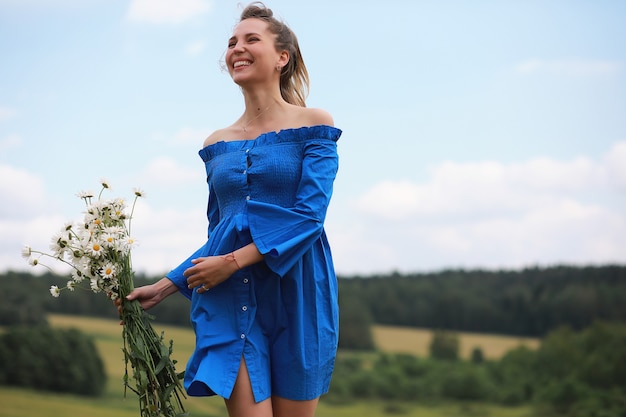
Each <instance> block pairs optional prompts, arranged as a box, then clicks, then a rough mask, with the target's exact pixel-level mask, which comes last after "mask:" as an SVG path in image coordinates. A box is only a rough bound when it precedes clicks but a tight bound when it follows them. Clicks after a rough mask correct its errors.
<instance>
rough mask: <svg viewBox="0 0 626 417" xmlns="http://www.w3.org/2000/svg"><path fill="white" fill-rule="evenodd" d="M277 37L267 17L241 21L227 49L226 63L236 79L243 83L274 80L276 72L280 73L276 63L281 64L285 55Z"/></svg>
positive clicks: (229, 71) (238, 82)
mask: <svg viewBox="0 0 626 417" xmlns="http://www.w3.org/2000/svg"><path fill="white" fill-rule="evenodd" d="M275 39H276V35H274V34H273V33H271V32H270V31H269V29H268V24H267V22H264V21H263V20H260V19H255V18H251V19H245V20H243V21H241V22H239V23H238V24H237V26H236V27H235V30H234V31H233V35H232V37H231V38H230V39H229V40H228V50H227V52H226V65H227V67H228V73H229V74H230V76H231V77H232V78H233V81H235V82H236V83H237V84H240V85H241V84H245V83H247V82H250V81H254V80H257V81H258V80H267V79H271V78H270V77H271V75H272V74H274V73H278V71H276V66H277V65H281V59H282V58H281V55H283V54H281V53H280V52H278V51H276V46H275ZM281 66H282V65H281Z"/></svg>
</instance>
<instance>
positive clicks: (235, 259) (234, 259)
mask: <svg viewBox="0 0 626 417" xmlns="http://www.w3.org/2000/svg"><path fill="white" fill-rule="evenodd" d="M230 254H231V255H233V261H234V262H235V265H237V269H241V267H240V266H239V262H237V258H235V252H231V253H230Z"/></svg>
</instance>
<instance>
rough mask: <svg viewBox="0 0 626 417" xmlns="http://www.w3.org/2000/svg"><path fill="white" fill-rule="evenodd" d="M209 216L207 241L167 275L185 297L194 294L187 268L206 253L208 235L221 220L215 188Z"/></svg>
mask: <svg viewBox="0 0 626 417" xmlns="http://www.w3.org/2000/svg"><path fill="white" fill-rule="evenodd" d="M207 218H208V219H209V228H208V233H207V242H206V243H205V244H204V245H202V246H201V247H200V248H199V249H198V250H196V251H195V252H194V253H193V254H192V255H191V256H190V257H189V258H187V259H186V260H185V261H184V262H183V263H181V264H180V265H178V266H177V267H176V268H174V269H172V270H171V271H170V272H169V273H168V274H167V275H166V277H167V278H168V279H169V280H170V281H172V282H173V283H174V284H175V285H176V286H177V287H178V291H180V292H181V293H182V294H183V295H184V296H185V297H187V298H189V299H191V295H192V294H193V292H192V290H190V289H189V288H187V278H186V277H185V276H184V275H183V274H184V273H185V270H186V269H187V268H190V267H192V266H193V264H192V263H191V261H192V260H193V259H196V258H198V257H201V256H204V255H205V254H206V252H207V251H206V246H207V244H208V237H209V236H210V235H211V232H212V231H213V229H214V228H215V226H216V225H217V223H218V221H219V209H218V204H217V197H216V196H215V193H214V192H213V188H210V189H209V202H208V204H207Z"/></svg>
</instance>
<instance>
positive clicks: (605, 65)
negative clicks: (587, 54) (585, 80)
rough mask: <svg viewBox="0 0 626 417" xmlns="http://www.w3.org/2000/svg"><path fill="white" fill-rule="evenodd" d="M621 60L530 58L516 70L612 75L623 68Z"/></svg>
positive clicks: (523, 71)
mask: <svg viewBox="0 0 626 417" xmlns="http://www.w3.org/2000/svg"><path fill="white" fill-rule="evenodd" d="M623 66H624V65H623V63H622V62H620V61H608V60H604V61H603V60H584V59H560V60H559V59H555V60H543V59H536V58H534V59H529V60H527V61H524V62H522V63H520V64H519V65H518V66H517V67H516V70H517V72H519V73H522V74H534V73H548V74H552V75H570V76H593V75H610V74H616V73H618V72H620V71H621V70H622V68H623Z"/></svg>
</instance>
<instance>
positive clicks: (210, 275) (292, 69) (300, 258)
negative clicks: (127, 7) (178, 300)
mask: <svg viewBox="0 0 626 417" xmlns="http://www.w3.org/2000/svg"><path fill="white" fill-rule="evenodd" d="M225 66H226V68H227V70H228V73H229V74H230V76H231V78H232V80H233V81H234V82H235V83H236V84H237V85H238V86H239V87H240V88H241V92H242V94H243V99H244V103H245V110H244V112H243V114H242V115H241V116H240V117H239V118H238V119H237V120H235V121H234V122H233V123H232V124H230V125H229V126H227V127H225V128H222V129H219V130H217V131H215V132H214V133H213V134H211V135H209V137H208V138H206V140H205V141H204V146H203V148H202V149H201V150H200V152H199V153H200V157H201V158H202V160H203V162H204V164H205V170H206V179H207V182H208V188H209V189H208V194H209V201H208V209H207V215H208V220H209V228H208V240H207V241H206V243H205V244H204V245H203V246H202V247H200V248H199V249H198V250H197V251H196V252H195V253H194V254H192V255H191V256H190V257H189V258H188V259H187V260H185V261H184V262H183V263H181V264H180V265H179V266H178V267H177V268H175V269H173V270H172V271H171V272H170V273H169V274H167V276H166V277H165V278H163V279H162V280H160V281H159V282H157V283H155V284H153V285H148V286H145V287H140V288H137V289H136V290H135V291H134V292H133V293H131V294H130V296H129V299H131V300H139V301H140V302H141V304H142V306H143V307H144V308H150V307H152V306H154V305H156V304H158V303H159V302H160V301H161V300H163V299H164V298H165V297H167V296H169V295H171V294H173V293H175V292H181V293H182V294H183V295H184V296H186V297H187V298H189V299H190V300H191V321H192V323H193V327H194V330H195V333H196V347H195V351H194V352H193V354H192V355H191V358H190V360H189V362H188V364H187V369H186V373H185V388H186V389H187V392H188V393H189V395H191V396H212V395H220V396H222V397H224V398H225V400H226V407H227V409H228V413H229V415H230V416H231V417H239V416H252V415H254V416H260V417H270V416H275V417H287V416H301V417H311V416H313V415H314V414H315V410H316V408H317V403H318V400H319V397H320V396H321V395H322V394H324V393H326V392H327V391H328V389H329V385H330V378H331V374H332V371H333V367H334V362H335V355H336V351H337V342H338V324H339V317H338V315H339V312H338V304H337V279H336V276H335V269H334V264H333V259H332V254H331V250H330V246H329V244H328V239H327V237H326V232H325V230H324V220H325V217H326V212H327V208H328V205H329V203H330V198H331V195H332V191H333V183H334V180H335V176H336V174H337V170H338V156H337V144H336V142H337V140H338V139H339V137H340V135H341V131H340V130H339V129H337V128H335V127H334V126H333V118H332V116H331V115H330V114H329V113H327V112H326V111H324V110H321V109H315V108H307V107H306V106H305V99H306V96H307V93H308V85H309V77H308V72H307V70H306V67H305V65H304V61H303V59H302V55H301V53H300V48H299V46H298V41H297V38H296V36H295V34H294V33H293V32H292V31H291V29H290V28H289V27H288V26H286V25H285V24H284V23H283V22H281V21H279V20H277V19H276V18H275V17H274V15H273V12H272V10H270V9H268V8H266V7H265V6H264V5H263V4H260V3H254V4H251V5H250V6H248V7H246V8H245V10H244V11H243V13H242V15H241V19H240V22H239V23H238V24H237V25H236V26H235V28H234V30H233V33H232V36H231V37H230V38H229V40H228V49H227V52H226V56H225Z"/></svg>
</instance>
